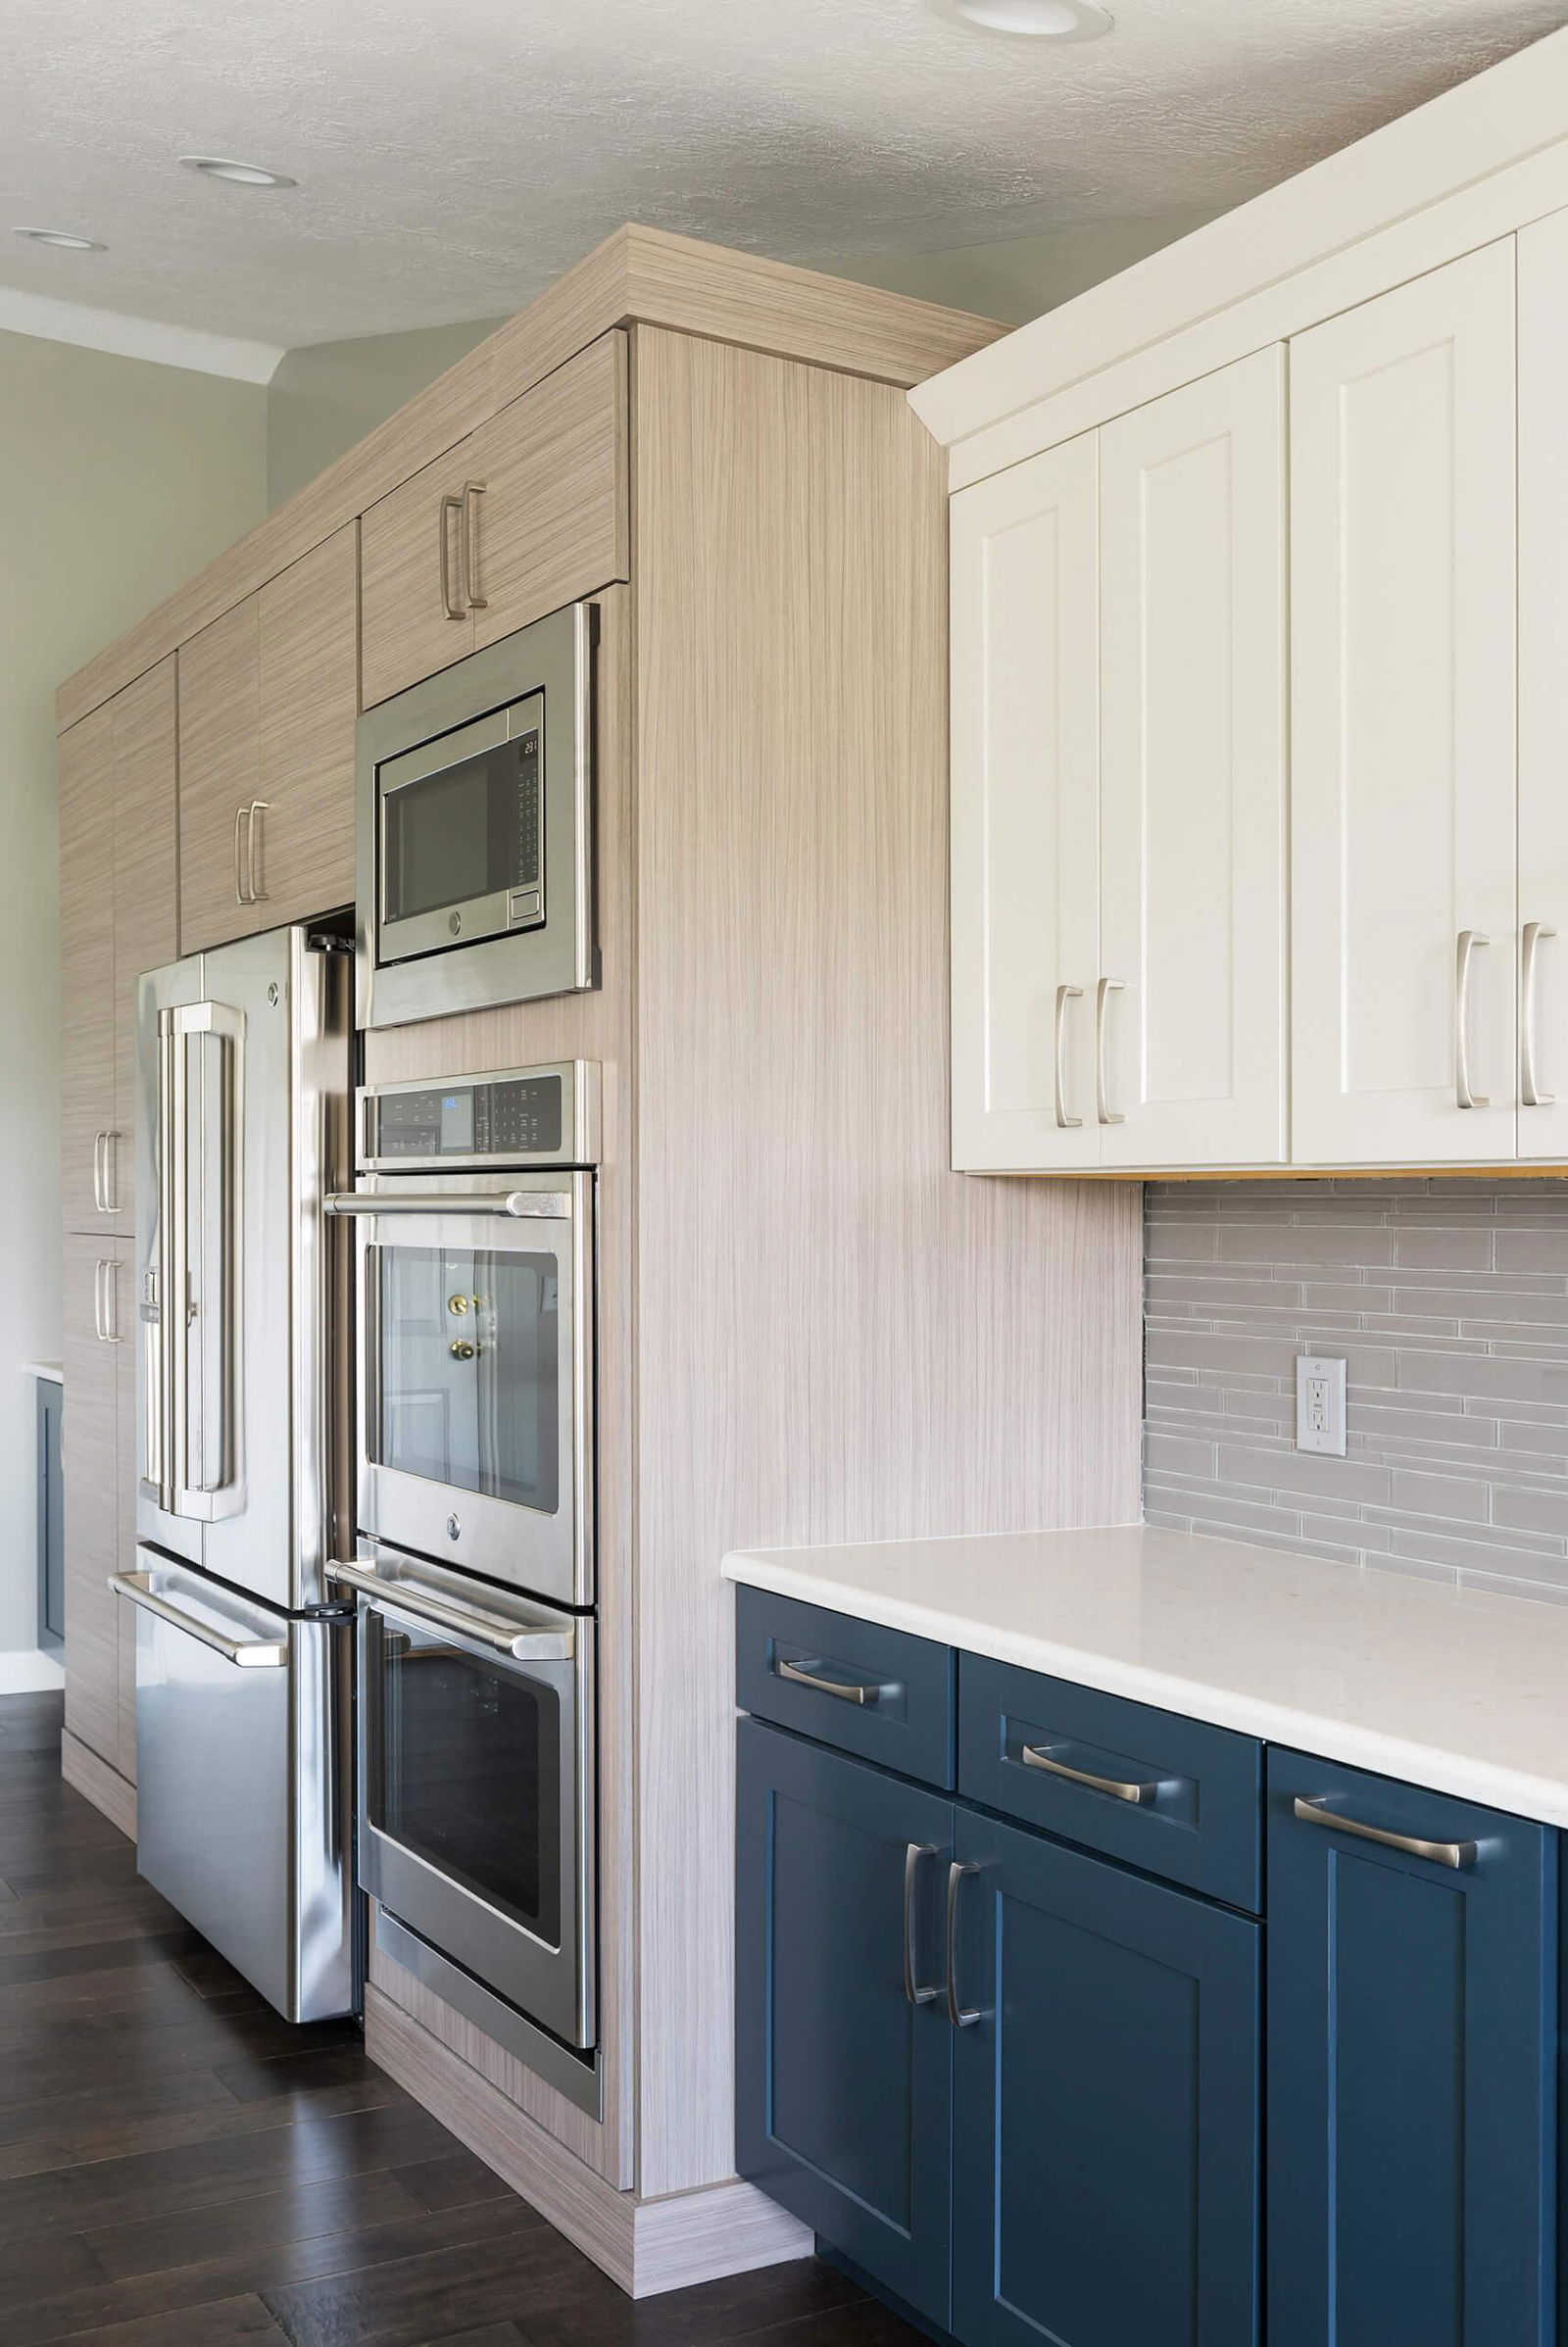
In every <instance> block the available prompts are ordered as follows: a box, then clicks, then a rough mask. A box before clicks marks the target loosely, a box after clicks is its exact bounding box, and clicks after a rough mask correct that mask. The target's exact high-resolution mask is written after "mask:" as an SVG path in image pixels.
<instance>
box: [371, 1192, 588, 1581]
mask: <svg viewBox="0 0 1568 2347" xmlns="http://www.w3.org/2000/svg"><path fill="white" fill-rule="evenodd" d="M334 1202H335V1203H336V1204H337V1205H338V1207H339V1210H341V1209H342V1208H344V1207H347V1208H349V1209H350V1210H351V1211H352V1212H353V1213H354V1215H355V1218H356V1224H357V1232H358V1249H359V1283H360V1294H359V1300H360V1377H359V1451H360V1473H359V1505H360V1527H361V1530H362V1531H364V1532H366V1533H368V1534H369V1535H370V1536H371V1537H372V1538H374V1539H376V1540H386V1541H390V1542H392V1543H394V1544H395V1545H396V1546H398V1547H400V1548H410V1549H413V1550H415V1551H416V1552H417V1553H419V1554H421V1555H424V1556H428V1557H434V1558H437V1559H439V1560H440V1561H441V1562H442V1563H444V1564H450V1565H457V1566H460V1567H465V1568H466V1569H467V1570H468V1571H470V1572H474V1573H482V1574H485V1575H486V1576H487V1577H488V1578H489V1579H491V1580H493V1581H498V1582H504V1583H506V1584H508V1585H509V1586H511V1587H512V1588H514V1589H527V1590H531V1591H533V1592H535V1593H536V1594H538V1595H540V1596H543V1597H549V1598H553V1599H555V1600H556V1601H557V1602H558V1603H560V1604H563V1605H571V1606H588V1605H592V1604H593V1602H594V1571H593V1431H592V1413H593V1351H592V1346H593V1292H594V1291H593V1208H594V1197H593V1176H592V1175H591V1174H587V1173H567V1172H552V1173H519V1174H511V1175H490V1176H476V1175H472V1174H470V1175H466V1176H464V1175H450V1174H449V1175H440V1174H420V1175H409V1176H406V1177H402V1178H400V1177H398V1176H397V1175H392V1174H368V1175H365V1176H363V1177H362V1179H361V1182H360V1185H359V1188H358V1190H357V1191H356V1192H355V1193H354V1195H353V1197H352V1198H346V1199H342V1200H339V1201H334Z"/></svg>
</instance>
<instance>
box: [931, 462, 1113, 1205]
mask: <svg viewBox="0 0 1568 2347" xmlns="http://www.w3.org/2000/svg"><path fill="white" fill-rule="evenodd" d="M1097 494H1098V493H1097V481H1096V447H1095V436H1094V434H1093V433H1090V434H1087V435H1086V436H1085V437H1084V438H1083V439H1081V440H1069V441H1068V442H1067V443H1066V444H1065V446H1063V447H1061V448H1058V449H1052V450H1050V451H1049V452H1048V453H1047V454H1046V455H1045V456H1042V457H1035V458H1033V459H1031V461H1030V462H1029V463H1028V464H1027V465H1015V466H1014V467H1013V468H1012V470H1011V471H1008V472H1005V473H1001V474H999V475H998V476H997V478H996V479H995V480H990V481H981V482H978V483H977V484H976V485H975V487H974V488H972V489H965V490H963V491H962V492H961V494H960V495H958V496H957V497H955V498H954V499H953V501H952V611H953V720H952V722H953V769H952V794H953V799H952V805H953V818H952V840H953V1154H954V1163H955V1164H956V1165H957V1166H959V1167H962V1168H968V1169H971V1170H974V1171H983V1172H1005V1171H1007V1170H1009V1169H1017V1168H1025V1167H1031V1166H1053V1167H1061V1168H1063V1169H1070V1168H1072V1167H1088V1166H1092V1165H1097V1164H1098V1163H1099V1161H1100V1126H1099V1124H1098V1122H1097V1120H1096V1115H1095V1096H1094V1083H1095V1072H1094V1053H1093V1020H1094V1007H1095V985H1096V979H1097V976H1098V974H1099V970H1100V920H1099V894H1100V874H1099V837H1098V831H1099V821H1098V809H1099V756H1100V753H1099V706H1100V705H1099V650H1098V643H1099V627H1098V611H1097V608H1096V595H1095V580H1096V576H1097V544H1098V527H1099V524H1098V513H1097Z"/></svg>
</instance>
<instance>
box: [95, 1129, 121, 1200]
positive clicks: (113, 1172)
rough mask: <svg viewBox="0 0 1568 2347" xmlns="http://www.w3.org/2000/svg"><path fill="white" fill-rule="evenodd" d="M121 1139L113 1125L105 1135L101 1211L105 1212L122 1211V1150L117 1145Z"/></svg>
mask: <svg viewBox="0 0 1568 2347" xmlns="http://www.w3.org/2000/svg"><path fill="white" fill-rule="evenodd" d="M119 1139H120V1135H119V1134H118V1133H117V1132H116V1131H115V1129H114V1127H113V1126H112V1125H111V1127H110V1128H109V1130H108V1132H107V1133H106V1134H105V1135H104V1195H103V1205H102V1207H101V1209H100V1211H101V1212H103V1213H105V1214H118V1213H119V1212H120V1152H119V1150H118V1149H116V1147H115V1144H116V1142H117V1141H118V1140H119Z"/></svg>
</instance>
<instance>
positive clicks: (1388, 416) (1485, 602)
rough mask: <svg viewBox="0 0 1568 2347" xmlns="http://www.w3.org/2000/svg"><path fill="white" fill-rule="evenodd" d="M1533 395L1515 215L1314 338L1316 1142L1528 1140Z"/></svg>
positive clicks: (1307, 548) (1311, 1008)
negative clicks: (1526, 625) (1526, 377)
mask: <svg viewBox="0 0 1568 2347" xmlns="http://www.w3.org/2000/svg"><path fill="white" fill-rule="evenodd" d="M1514 401H1515V364H1514V246H1513V240H1512V239H1511V238H1507V239H1504V240H1503V241H1502V242H1500V243H1498V244H1495V245H1489V246H1484V247H1483V248H1482V249H1481V250H1479V251H1478V252H1475V253H1471V254H1469V255H1467V256H1466V257H1465V258H1464V259H1463V260H1460V261H1456V262H1453V263H1451V264H1449V266H1448V267H1447V268H1446V269H1439V270H1436V271H1435V272H1433V273H1432V274H1431V275H1429V276H1425V277H1421V278H1417V279H1415V280H1414V281H1413V282H1411V283H1409V284H1407V285H1402V286H1400V287H1399V288H1397V291H1395V292H1392V293H1388V294H1385V295H1383V296H1382V297H1381V298H1380V299H1378V300H1376V301H1372V302H1367V303H1365V304H1364V305H1363V306H1362V307H1361V308H1360V309H1358V310H1353V311H1350V312H1349V313H1348V314H1347V315H1346V316H1345V317H1343V318H1333V319H1331V320H1329V321H1328V323H1326V324H1324V325H1321V326H1317V327H1314V328H1313V329H1312V331H1311V332H1310V333H1307V334H1303V335H1300V336H1299V337H1298V339H1297V340H1296V341H1294V342H1293V343H1292V345H1291V517H1292V563H1291V575H1292V599H1291V600H1292V710H1293V718H1292V736H1293V766H1292V848H1293V854H1292V934H1293V940H1294V944H1293V987H1292V1030H1293V1110H1292V1153H1293V1156H1294V1157H1295V1158H1296V1160H1297V1161H1298V1162H1299V1163H1306V1164H1330V1165H1333V1164H1362V1165H1377V1164H1393V1165H1421V1164H1429V1163H1439V1164H1442V1163H1462V1162H1464V1161H1466V1160H1468V1161H1471V1162H1481V1163H1496V1162H1501V1161H1503V1160H1506V1159H1508V1158H1511V1157H1512V1156H1513V1154H1514V1150H1515V1101H1516V1099H1517V1087H1516V1081H1515V1069H1516V1060H1515V1041H1516V1036H1515V998H1516V986H1515V961H1514V950H1515V947H1514V941H1515V879H1516V865H1515V835H1514V827H1515V799H1516V792H1515V666H1514V652H1515V617H1514V602H1515V592H1516V561H1515V541H1516V532H1515V486H1516V484H1515V459H1514V437H1515V435H1514ZM1466 939H1469V940H1472V941H1474V942H1473V947H1472V950H1470V952H1469V953H1468V961H1467V954H1466V947H1465V941H1466ZM1483 939H1484V940H1486V941H1487V942H1486V943H1485V944H1482V943H1481V942H1480V941H1481V940H1483ZM1467 1078H1468V1091H1469V1095H1470V1097H1472V1098H1473V1099H1474V1101H1475V1105H1474V1106H1473V1107H1470V1108H1464V1107H1461V1105H1460V1101H1461V1100H1463V1099H1464V1097H1465V1095H1466V1079H1467Z"/></svg>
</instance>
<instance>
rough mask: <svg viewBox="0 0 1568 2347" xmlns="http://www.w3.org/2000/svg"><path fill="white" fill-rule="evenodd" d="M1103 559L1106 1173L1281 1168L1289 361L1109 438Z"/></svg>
mask: <svg viewBox="0 0 1568 2347" xmlns="http://www.w3.org/2000/svg"><path fill="white" fill-rule="evenodd" d="M1100 544H1101V710H1102V716H1101V818H1100V861H1101V889H1100V934H1101V984H1102V986H1103V989H1104V992H1103V996H1102V1003H1103V1008H1102V1012H1101V1017H1102V1021H1103V1028H1104V1036H1103V1046H1102V1056H1103V1063H1104V1072H1103V1084H1102V1092H1103V1100H1102V1101H1101V1103H1100V1106H1101V1108H1102V1110H1103V1124H1102V1132H1101V1162H1102V1163H1103V1164H1104V1165H1128V1166H1139V1165H1141V1166H1163V1165H1249V1164H1273V1163H1278V1162H1280V1161H1281V1160H1283V1158H1284V1156H1285V1153H1286V1149H1287V1133H1286V1081H1285V1017H1286V970H1285V941H1286V911H1285V897H1286V862H1285V826H1286V803H1285V724H1286V714H1285V710H1286V700H1285V352H1284V349H1283V347H1282V346H1278V345H1276V346H1275V347H1274V348H1273V349H1270V350H1264V351H1259V352H1257V353H1256V354H1255V355H1254V356H1253V357H1251V358H1250V359H1244V360H1241V361H1240V362H1239V363H1238V364H1237V365H1236V366H1234V367H1223V368H1221V369H1220V370H1219V372H1217V373H1215V374H1211V375H1207V376H1205V377H1204V378H1203V379H1202V380H1201V381H1200V382H1196V383H1192V384H1189V385H1187V386H1186V387H1185V388H1183V389H1182V390H1180V391H1174V392H1172V393H1170V394H1169V395H1168V397H1166V398H1164V399H1159V400H1155V401H1153V402H1152V404H1151V405H1150V406H1148V407H1145V408H1139V409H1137V410H1135V411H1134V412H1133V413H1132V414H1131V415H1128V416H1121V417H1119V418H1118V419H1117V421H1115V422H1114V423H1110V424H1107V425H1106V426H1105V427H1104V429H1103V431H1102V433H1101V436H1100ZM1114 1120H1119V1121H1114Z"/></svg>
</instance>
